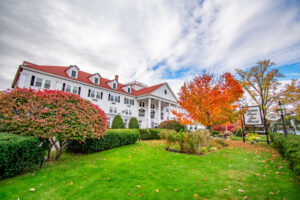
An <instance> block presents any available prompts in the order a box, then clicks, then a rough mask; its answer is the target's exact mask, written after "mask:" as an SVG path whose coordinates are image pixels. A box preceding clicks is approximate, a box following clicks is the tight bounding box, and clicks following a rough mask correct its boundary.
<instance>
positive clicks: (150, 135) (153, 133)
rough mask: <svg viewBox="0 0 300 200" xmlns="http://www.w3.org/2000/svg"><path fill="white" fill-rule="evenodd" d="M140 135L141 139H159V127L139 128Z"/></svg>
mask: <svg viewBox="0 0 300 200" xmlns="http://www.w3.org/2000/svg"><path fill="white" fill-rule="evenodd" d="M139 131H140V136H141V139H142V140H154V139H160V136H159V133H160V129H154V128H152V129H149V130H148V129H139Z"/></svg>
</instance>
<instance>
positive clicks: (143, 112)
mask: <svg viewBox="0 0 300 200" xmlns="http://www.w3.org/2000/svg"><path fill="white" fill-rule="evenodd" d="M139 117H145V110H144V109H139Z"/></svg>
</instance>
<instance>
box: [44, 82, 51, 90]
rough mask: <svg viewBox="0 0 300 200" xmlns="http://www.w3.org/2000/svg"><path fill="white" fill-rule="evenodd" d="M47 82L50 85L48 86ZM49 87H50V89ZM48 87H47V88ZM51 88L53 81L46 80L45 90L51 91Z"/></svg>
mask: <svg viewBox="0 0 300 200" xmlns="http://www.w3.org/2000/svg"><path fill="white" fill-rule="evenodd" d="M47 82H48V83H49V84H48V83H47ZM48 85H49V87H48ZM46 86H47V87H46ZM50 87H51V81H50V80H45V82H44V88H45V89H50Z"/></svg>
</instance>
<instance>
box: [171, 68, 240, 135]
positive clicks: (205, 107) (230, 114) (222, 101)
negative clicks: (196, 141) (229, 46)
mask: <svg viewBox="0 0 300 200" xmlns="http://www.w3.org/2000/svg"><path fill="white" fill-rule="evenodd" d="M242 96H243V89H242V86H241V85H240V84H239V82H238V81H237V80H235V79H234V77H233V76H232V75H231V74H230V73H225V74H223V75H222V76H220V77H214V75H211V74H204V75H202V76H198V77H195V78H194V79H193V80H192V81H190V82H185V83H184V85H183V86H182V87H181V90H180V92H179V101H178V103H179V104H180V106H181V107H182V108H183V109H185V110H186V111H187V113H179V112H176V111H172V112H173V114H175V115H176V116H177V118H178V120H179V121H180V122H181V123H183V124H188V123H191V122H199V123H201V124H203V125H204V126H207V127H209V128H210V129H211V127H212V126H214V125H215V124H223V123H225V122H229V121H234V120H235V119H236V117H237V115H238V112H237V111H236V109H235V108H236V107H237V106H236V105H234V103H235V102H237V101H239V99H240V98H241V97H242Z"/></svg>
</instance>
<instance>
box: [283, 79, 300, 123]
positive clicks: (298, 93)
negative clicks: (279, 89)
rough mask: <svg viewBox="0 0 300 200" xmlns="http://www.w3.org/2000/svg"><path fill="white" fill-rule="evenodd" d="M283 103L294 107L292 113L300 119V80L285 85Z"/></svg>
mask: <svg viewBox="0 0 300 200" xmlns="http://www.w3.org/2000/svg"><path fill="white" fill-rule="evenodd" d="M283 101H284V102H285V103H286V104H289V105H291V106H292V107H291V109H290V111H292V113H293V114H295V115H296V116H297V119H300V80H296V79H295V80H292V82H291V83H290V84H286V85H285V90H284V92H283Z"/></svg>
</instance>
